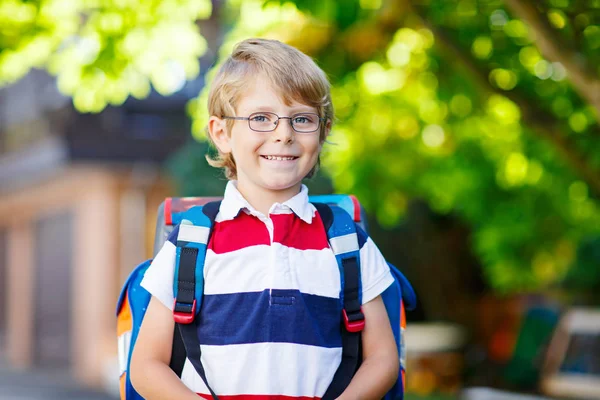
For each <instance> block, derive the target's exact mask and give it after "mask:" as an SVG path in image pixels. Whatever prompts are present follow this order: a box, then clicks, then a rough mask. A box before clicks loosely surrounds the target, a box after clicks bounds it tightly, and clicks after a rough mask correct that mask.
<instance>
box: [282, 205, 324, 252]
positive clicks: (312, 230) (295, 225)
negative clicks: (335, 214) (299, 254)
mask: <svg viewBox="0 0 600 400" xmlns="http://www.w3.org/2000/svg"><path fill="white" fill-rule="evenodd" d="M271 219H272V220H273V242H276V243H281V244H282V245H284V246H287V247H291V248H294V249H298V250H323V249H326V248H328V247H329V244H328V243H327V234H326V233H325V227H324V226H323V221H322V220H321V217H320V216H319V214H318V213H316V214H315V216H314V217H313V220H312V223H310V224H307V223H306V222H304V221H303V220H302V219H300V218H298V217H297V216H296V215H295V214H275V215H271Z"/></svg>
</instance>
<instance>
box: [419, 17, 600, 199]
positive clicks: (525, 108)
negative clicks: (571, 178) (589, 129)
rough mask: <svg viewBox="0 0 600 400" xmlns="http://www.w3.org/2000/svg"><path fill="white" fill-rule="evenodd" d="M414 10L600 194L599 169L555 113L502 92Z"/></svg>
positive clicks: (443, 45) (484, 87)
mask: <svg viewBox="0 0 600 400" xmlns="http://www.w3.org/2000/svg"><path fill="white" fill-rule="evenodd" d="M412 10H413V11H414V12H415V14H416V15H418V16H419V17H420V18H421V20H422V21H423V24H424V25H425V26H427V27H428V28H429V29H430V30H431V31H432V32H433V34H434V36H435V38H436V43H437V44H439V45H440V49H441V50H442V51H444V52H445V53H447V55H448V57H449V58H453V59H456V60H458V61H460V64H461V65H462V66H463V67H464V68H465V69H466V72H467V74H468V75H469V76H470V77H471V78H473V81H474V82H475V84H476V85H477V86H478V88H479V89H480V90H481V91H482V92H483V93H484V94H486V95H490V94H500V95H502V96H504V97H506V98H508V99H509V100H511V101H512V102H513V103H515V104H516V105H517V106H518V107H519V108H520V110H521V115H522V119H523V122H524V123H525V125H527V126H528V127H529V128H531V130H532V131H533V132H534V133H535V134H536V135H537V136H538V137H539V138H541V139H543V140H545V141H547V142H549V143H550V144H552V146H553V147H554V148H555V149H556V151H557V152H558V153H559V155H560V156H561V157H562V159H563V160H565V161H566V162H567V163H568V165H569V166H570V167H571V168H572V169H573V170H574V171H575V172H576V173H577V174H578V175H579V176H580V177H581V178H582V179H583V180H584V181H586V182H587V183H588V184H589V185H590V188H591V191H592V192H593V193H594V195H595V196H596V197H600V172H599V171H596V170H594V169H593V168H592V167H591V166H590V165H589V163H588V162H587V160H586V159H585V157H584V156H583V155H582V154H580V152H579V151H578V150H577V149H576V148H575V147H574V146H573V144H572V143H571V142H570V141H568V140H567V138H565V137H564V135H563V134H562V132H561V131H560V129H557V127H556V126H557V124H556V123H555V118H554V117H553V116H552V115H550V114H549V113H548V112H546V111H544V110H542V109H540V108H539V107H537V106H536V105H535V104H533V103H531V102H530V101H527V100H526V99H524V98H523V97H521V96H520V95H519V94H518V93H517V92H516V91H514V90H512V91H502V90H500V89H497V88H495V87H493V86H492V85H491V84H490V83H489V81H488V76H489V71H485V70H482V69H481V68H480V67H478V66H477V65H476V64H475V63H474V62H473V60H472V58H471V57H470V56H469V55H468V54H466V53H465V52H464V50H463V49H462V48H461V47H460V46H459V45H457V44H456V43H455V42H454V41H453V40H452V39H451V35H450V34H449V32H448V31H447V30H446V29H444V28H442V27H440V26H436V25H434V24H432V23H431V22H430V21H429V20H428V19H427V16H426V15H425V13H424V12H423V11H422V10H421V9H420V8H419V7H412ZM599 134H600V133H599Z"/></svg>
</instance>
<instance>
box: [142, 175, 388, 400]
mask: <svg viewBox="0 0 600 400" xmlns="http://www.w3.org/2000/svg"><path fill="white" fill-rule="evenodd" d="M358 237H359V246H360V261H361V274H362V300H363V304H364V303H366V302H368V301H370V300H372V299H374V298H375V297H377V296H378V295H380V294H381V293H382V292H383V291H384V290H385V289H386V288H387V287H388V286H389V285H390V284H391V283H392V282H393V278H392V275H391V273H390V271H389V268H388V266H387V263H386V262H385V259H384V258H383V256H382V255H381V253H380V251H379V249H378V248H377V247H376V246H375V244H374V243H373V241H372V240H371V239H370V238H369V237H368V236H367V235H366V234H365V233H364V231H362V230H360V228H359V232H358ZM176 238H177V232H176V231H175V232H173V234H172V235H171V236H170V237H169V240H167V241H166V242H165V244H164V246H163V248H162V249H161V250H160V252H159V253H158V254H157V256H156V257H155V259H154V261H153V262H152V265H151V266H150V267H149V268H148V270H147V272H146V275H145V276H144V279H143V281H142V286H143V287H144V288H145V289H146V290H148V291H149V292H150V293H151V294H152V295H153V296H155V297H156V298H158V299H159V300H160V301H161V302H162V303H163V304H164V305H165V306H166V307H168V308H169V309H171V310H172V309H173V302H174V298H173V275H174V269H175V268H174V263H175V250H176V247H175V242H176ZM204 278H205V280H204V298H203V300H202V308H201V310H200V314H199V317H198V318H199V319H198V338H199V342H200V346H201V352H202V364H203V365H204V369H205V371H206V377H207V380H208V382H209V384H210V386H211V388H212V389H213V390H214V391H215V393H216V394H217V395H218V396H219V397H220V398H222V399H227V400H230V399H231V400H237V399H239V400H243V399H252V400H259V399H260V400H266V399H286V400H287V399H303V400H307V399H320V398H321V397H322V396H323V394H324V393H325V391H326V390H327V388H328V386H329V384H330V383H331V380H332V379H333V375H334V374H335V372H336V370H337V368H338V366H339V364H340V360H341V357H342V342H341V330H340V321H341V315H342V312H341V309H342V308H341V303H340V290H341V281H340V273H339V270H338V264H337V262H336V260H335V256H334V254H333V252H332V251H331V249H330V247H329V243H328V241H327V235H326V232H325V228H324V226H323V222H322V220H321V218H320V216H319V214H318V212H317V210H316V209H315V207H314V206H313V205H312V204H311V203H310V202H309V200H308V189H307V188H306V186H304V185H303V186H302V189H301V191H300V193H299V194H297V195H296V196H294V197H293V198H291V199H290V200H288V201H286V202H284V203H283V204H279V203H276V204H273V206H272V207H271V209H270V210H269V214H268V215H267V216H265V215H263V214H262V213H260V212H259V211H257V210H256V209H254V208H253V207H252V206H251V205H250V204H249V203H248V202H247V201H246V200H245V199H244V197H243V196H242V195H241V193H240V192H239V191H238V190H237V188H236V182H235V181H230V182H229V183H228V185H227V188H226V190H225V195H224V198H223V201H222V203H221V206H220V209H219V213H218V214H217V217H216V220H215V225H214V227H213V233H212V236H211V239H210V241H209V243H208V248H207V254H206V261H205V267H204ZM181 379H182V381H183V382H184V384H185V385H186V386H187V387H189V388H190V389H191V390H192V391H194V392H196V393H198V394H199V395H201V396H202V397H206V398H210V394H209V391H208V389H207V388H206V386H205V385H204V383H203V381H202V379H201V378H200V376H199V375H198V374H197V373H196V370H195V369H194V367H193V365H192V364H191V363H190V362H189V360H186V362H185V364H184V368H183V373H182V376H181Z"/></svg>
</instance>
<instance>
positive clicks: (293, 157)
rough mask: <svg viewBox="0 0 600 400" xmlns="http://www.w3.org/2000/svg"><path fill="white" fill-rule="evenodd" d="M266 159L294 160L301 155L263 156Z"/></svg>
mask: <svg viewBox="0 0 600 400" xmlns="http://www.w3.org/2000/svg"><path fill="white" fill-rule="evenodd" d="M261 157H262V158H264V159H265V160H273V161H293V160H296V159H297V158H299V157H295V156H261Z"/></svg>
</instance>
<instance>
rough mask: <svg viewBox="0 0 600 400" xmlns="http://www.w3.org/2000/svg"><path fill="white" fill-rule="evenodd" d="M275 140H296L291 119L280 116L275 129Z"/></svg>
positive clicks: (288, 141)
mask: <svg viewBox="0 0 600 400" xmlns="http://www.w3.org/2000/svg"><path fill="white" fill-rule="evenodd" d="M273 140H274V141H275V142H284V143H291V142H293V141H294V129H292V124H291V122H290V120H289V119H283V118H280V119H279V122H278V123H277V126H276V127H275V130H274V131H273Z"/></svg>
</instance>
